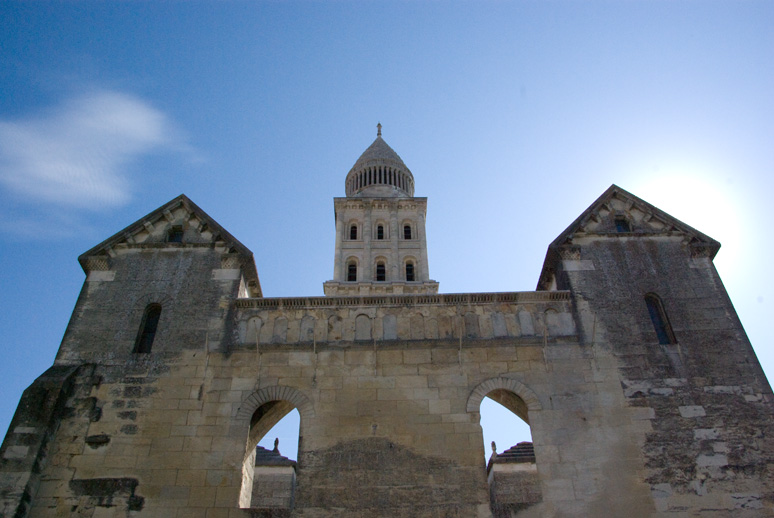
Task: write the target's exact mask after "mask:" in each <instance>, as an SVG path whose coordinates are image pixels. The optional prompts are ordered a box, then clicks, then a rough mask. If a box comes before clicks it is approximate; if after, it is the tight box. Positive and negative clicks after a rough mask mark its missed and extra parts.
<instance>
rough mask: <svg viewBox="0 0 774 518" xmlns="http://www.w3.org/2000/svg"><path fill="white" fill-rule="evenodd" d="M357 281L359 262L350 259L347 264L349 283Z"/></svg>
mask: <svg viewBox="0 0 774 518" xmlns="http://www.w3.org/2000/svg"><path fill="white" fill-rule="evenodd" d="M356 281H357V262H355V260H354V259H350V260H349V262H348V263H347V282H356Z"/></svg>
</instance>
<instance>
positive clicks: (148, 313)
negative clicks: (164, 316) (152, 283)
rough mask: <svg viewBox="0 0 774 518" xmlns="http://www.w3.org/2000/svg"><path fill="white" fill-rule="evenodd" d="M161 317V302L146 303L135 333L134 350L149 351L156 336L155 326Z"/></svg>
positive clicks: (137, 351) (139, 351)
mask: <svg viewBox="0 0 774 518" xmlns="http://www.w3.org/2000/svg"><path fill="white" fill-rule="evenodd" d="M160 317H161V304H156V303H154V304H148V306H147V307H146V308H145V313H143V316H142V322H141V323H140V331H139V332H138V333H137V341H136V342H135V344H134V352H136V353H149V352H151V347H152V346H153V340H154V338H156V328H157V327H158V325H159V318H160Z"/></svg>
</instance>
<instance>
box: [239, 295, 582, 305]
mask: <svg viewBox="0 0 774 518" xmlns="http://www.w3.org/2000/svg"><path fill="white" fill-rule="evenodd" d="M569 300H570V292H569V291H514V292H493V293H446V294H437V295H384V296H376V297H358V296H350V297H277V298H251V299H237V300H236V301H235V305H236V307H237V308H318V307H337V306H359V307H363V306H365V307H367V306H374V307H389V306H420V305H456V304H492V303H498V302H499V303H508V304H524V303H541V302H555V301H569Z"/></svg>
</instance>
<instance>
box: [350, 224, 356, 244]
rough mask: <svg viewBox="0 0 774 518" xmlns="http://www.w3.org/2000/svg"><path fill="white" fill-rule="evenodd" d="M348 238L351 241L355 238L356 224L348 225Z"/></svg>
mask: <svg viewBox="0 0 774 518" xmlns="http://www.w3.org/2000/svg"><path fill="white" fill-rule="evenodd" d="M349 238H350V239H351V240H353V241H354V240H356V239H357V225H351V226H350V227H349Z"/></svg>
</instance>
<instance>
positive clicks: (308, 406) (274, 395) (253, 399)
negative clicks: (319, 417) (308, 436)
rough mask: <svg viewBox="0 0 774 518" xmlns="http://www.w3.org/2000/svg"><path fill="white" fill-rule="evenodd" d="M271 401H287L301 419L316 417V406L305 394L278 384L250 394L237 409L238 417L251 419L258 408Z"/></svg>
mask: <svg viewBox="0 0 774 518" xmlns="http://www.w3.org/2000/svg"><path fill="white" fill-rule="evenodd" d="M271 401H287V402H289V403H291V404H292V405H293V406H295V407H296V409H297V410H298V413H299V414H300V415H301V419H305V418H308V417H314V407H313V406H312V403H311V401H309V398H307V397H306V396H305V395H304V394H302V393H301V392H299V391H298V390H297V389H294V388H293V387H286V386H282V385H276V386H273V387H266V388H262V389H260V390H257V391H255V392H253V393H252V394H250V395H249V396H248V397H247V398H245V400H244V401H242V404H241V405H240V406H239V410H237V414H236V417H237V419H244V420H247V421H249V420H250V419H251V418H252V417H253V414H254V413H255V411H256V410H258V408H260V407H261V406H263V405H264V404H266V403H269V402H271Z"/></svg>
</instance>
